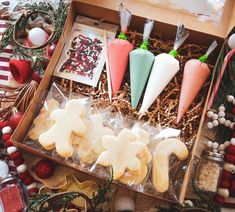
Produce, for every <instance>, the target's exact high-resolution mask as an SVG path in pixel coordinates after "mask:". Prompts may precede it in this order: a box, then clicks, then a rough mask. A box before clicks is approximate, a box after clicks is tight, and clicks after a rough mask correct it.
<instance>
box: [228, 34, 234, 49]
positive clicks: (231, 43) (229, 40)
mask: <svg viewBox="0 0 235 212" xmlns="http://www.w3.org/2000/svg"><path fill="white" fill-rule="evenodd" d="M228 46H229V48H230V49H234V48H235V33H233V34H232V35H231V36H230V37H229V38H228Z"/></svg>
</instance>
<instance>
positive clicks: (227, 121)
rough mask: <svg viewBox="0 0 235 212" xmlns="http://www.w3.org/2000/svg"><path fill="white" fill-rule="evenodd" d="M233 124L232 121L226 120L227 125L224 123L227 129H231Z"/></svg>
mask: <svg viewBox="0 0 235 212" xmlns="http://www.w3.org/2000/svg"><path fill="white" fill-rule="evenodd" d="M231 123H232V122H231V121H230V120H226V121H225V123H224V125H225V126H226V127H230V124H231Z"/></svg>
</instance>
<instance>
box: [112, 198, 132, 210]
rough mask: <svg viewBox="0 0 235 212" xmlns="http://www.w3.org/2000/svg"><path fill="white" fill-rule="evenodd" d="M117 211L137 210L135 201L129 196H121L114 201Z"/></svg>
mask: <svg viewBox="0 0 235 212" xmlns="http://www.w3.org/2000/svg"><path fill="white" fill-rule="evenodd" d="M114 205H115V206H114V207H115V211H135V203H134V201H133V199H131V198H130V197H128V196H120V197H118V198H117V199H116V200H115V203H114Z"/></svg>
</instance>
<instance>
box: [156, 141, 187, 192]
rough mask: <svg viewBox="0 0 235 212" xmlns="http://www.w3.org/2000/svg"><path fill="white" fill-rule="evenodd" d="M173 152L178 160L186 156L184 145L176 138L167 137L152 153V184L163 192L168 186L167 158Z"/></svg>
mask: <svg viewBox="0 0 235 212" xmlns="http://www.w3.org/2000/svg"><path fill="white" fill-rule="evenodd" d="M171 154H175V155H176V156H177V158H178V159H179V160H185V159H186V158H187V157H188V149H187V147H186V145H185V144H184V143H183V142H182V141H180V140H178V139H173V138H169V139H166V140H164V141H162V142H160V143H159V144H158V145H157V146H156V148H155V151H154V154H153V170H152V177H153V179H152V180H153V185H154V187H155V189H156V190H157V191H158V192H165V191H167V190H168V188H169V159H170V156H171Z"/></svg>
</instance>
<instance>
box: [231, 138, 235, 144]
mask: <svg viewBox="0 0 235 212" xmlns="http://www.w3.org/2000/svg"><path fill="white" fill-rule="evenodd" d="M230 144H232V145H233V146H235V138H231V140H230Z"/></svg>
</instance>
